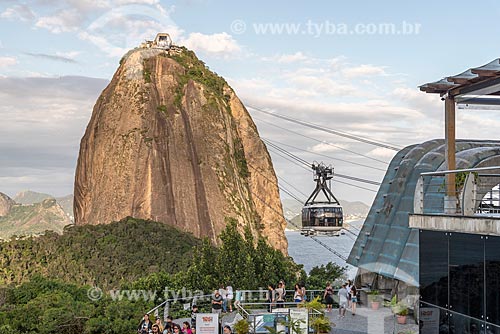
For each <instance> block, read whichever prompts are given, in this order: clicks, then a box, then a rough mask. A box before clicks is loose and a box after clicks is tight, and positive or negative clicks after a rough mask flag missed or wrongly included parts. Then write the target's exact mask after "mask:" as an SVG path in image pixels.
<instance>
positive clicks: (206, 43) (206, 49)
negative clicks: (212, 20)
mask: <svg viewBox="0 0 500 334" xmlns="http://www.w3.org/2000/svg"><path fill="white" fill-rule="evenodd" d="M180 43H181V44H182V45H185V46H186V47H187V48H189V49H192V50H194V51H196V52H202V53H207V54H211V55H220V56H224V57H228V56H232V55H235V54H237V53H239V52H240V51H241V47H240V45H238V42H236V40H235V39H234V38H233V36H231V35H229V34H228V33H225V32H223V33H219V34H211V35H206V34H202V33H198V32H196V33H191V34H189V36H188V37H187V38H185V39H182V40H181V42H180Z"/></svg>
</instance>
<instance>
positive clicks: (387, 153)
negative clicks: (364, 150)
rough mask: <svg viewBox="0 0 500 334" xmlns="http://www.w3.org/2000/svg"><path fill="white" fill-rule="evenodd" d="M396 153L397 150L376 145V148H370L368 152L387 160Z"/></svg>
mask: <svg viewBox="0 0 500 334" xmlns="http://www.w3.org/2000/svg"><path fill="white" fill-rule="evenodd" d="M396 153H397V152H396V151H394V150H389V149H387V148H384V147H377V148H376V149H373V150H371V151H370V152H369V153H368V154H369V155H370V156H373V157H375V158H382V159H384V160H387V161H389V160H390V159H392V157H393V156H394V155H395V154H396Z"/></svg>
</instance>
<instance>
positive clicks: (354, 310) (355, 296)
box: [351, 284, 358, 315]
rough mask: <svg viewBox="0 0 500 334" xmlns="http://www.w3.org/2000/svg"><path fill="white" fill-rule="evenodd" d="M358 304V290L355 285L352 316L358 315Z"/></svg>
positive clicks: (353, 288)
mask: <svg viewBox="0 0 500 334" xmlns="http://www.w3.org/2000/svg"><path fill="white" fill-rule="evenodd" d="M357 303H358V290H357V289H356V286H355V285H354V284H353V285H352V287H351V308H352V315H356V304H357Z"/></svg>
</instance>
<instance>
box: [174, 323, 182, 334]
mask: <svg viewBox="0 0 500 334" xmlns="http://www.w3.org/2000/svg"><path fill="white" fill-rule="evenodd" d="M173 328H174V334H182V330H181V326H179V325H178V324H174V325H173Z"/></svg>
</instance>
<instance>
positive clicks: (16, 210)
mask: <svg viewBox="0 0 500 334" xmlns="http://www.w3.org/2000/svg"><path fill="white" fill-rule="evenodd" d="M12 203H14V201H12ZM69 224H71V220H70V219H69V217H68V216H67V215H66V213H65V212H64V210H63V209H62V208H61V206H60V205H59V204H57V202H56V200H55V199H54V198H48V199H45V200H43V201H42V202H40V203H35V204H27V205H23V204H17V203H15V204H12V205H11V206H10V208H9V210H8V212H6V213H5V214H4V215H3V216H1V217H0V239H9V238H11V237H12V236H13V235H17V236H23V235H36V234H40V233H43V232H44V231H46V230H49V231H54V232H57V233H62V231H63V228H64V227H65V226H66V225H69Z"/></svg>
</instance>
